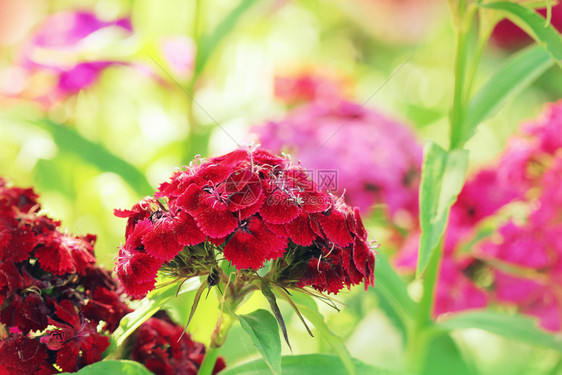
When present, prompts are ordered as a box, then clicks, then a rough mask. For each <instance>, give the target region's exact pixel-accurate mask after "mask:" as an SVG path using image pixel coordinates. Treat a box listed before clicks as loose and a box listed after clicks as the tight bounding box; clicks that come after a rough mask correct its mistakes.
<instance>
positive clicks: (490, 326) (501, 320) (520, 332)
mask: <svg viewBox="0 0 562 375" xmlns="http://www.w3.org/2000/svg"><path fill="white" fill-rule="evenodd" d="M438 327H439V328H443V329H447V330H454V329H465V328H479V329H483V330H485V331H488V332H491V333H495V334H496V335H499V336H503V337H505V338H507V339H510V340H517V341H522V342H526V343H529V344H533V345H539V346H544V347H548V348H551V349H555V350H558V351H560V352H562V340H561V339H560V337H559V336H558V335H555V334H549V333H547V332H546V331H544V330H542V329H540V328H539V327H538V326H537V321H536V320H534V319H532V318H529V317H526V316H523V315H507V314H501V313H497V312H493V311H476V312H466V313H460V314H456V315H454V316H453V317H451V318H449V319H447V320H444V321H443V322H441V323H439V324H438Z"/></svg>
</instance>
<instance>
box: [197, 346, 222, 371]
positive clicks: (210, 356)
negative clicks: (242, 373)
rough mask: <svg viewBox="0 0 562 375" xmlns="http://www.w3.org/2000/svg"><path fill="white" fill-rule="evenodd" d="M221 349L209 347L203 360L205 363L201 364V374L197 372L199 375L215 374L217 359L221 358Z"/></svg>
mask: <svg viewBox="0 0 562 375" xmlns="http://www.w3.org/2000/svg"><path fill="white" fill-rule="evenodd" d="M219 349H220V348H213V347H209V349H208V350H207V353H206V354H205V358H203V363H201V367H199V372H197V374H198V375H211V374H212V373H213V369H214V368H215V363H216V362H217V357H218V356H219Z"/></svg>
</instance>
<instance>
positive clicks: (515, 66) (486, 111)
mask: <svg viewBox="0 0 562 375" xmlns="http://www.w3.org/2000/svg"><path fill="white" fill-rule="evenodd" d="M552 65H554V60H552V58H551V57H550V56H549V54H548V53H547V52H546V51H545V50H544V49H542V48H541V47H540V46H532V47H530V48H527V49H525V50H523V51H521V52H519V53H517V54H515V55H514V56H512V57H511V58H510V59H509V60H508V61H507V63H506V64H505V65H504V66H503V68H502V69H501V70H500V71H499V72H497V73H496V74H495V75H493V76H492V77H491V78H490V79H489V80H488V81H487V82H486V83H485V84H484V86H482V88H481V89H480V90H479V91H478V92H477V93H476V94H475V95H474V97H473V98H472V99H471V100H470V102H469V103H468V110H467V113H466V123H465V128H464V130H465V133H464V135H463V140H464V141H466V140H468V139H469V138H470V137H471V136H472V134H473V133H474V131H475V129H476V127H477V126H478V124H480V123H481V122H482V121H484V120H486V119H487V118H489V117H491V116H493V115H494V114H496V113H497V112H498V110H499V109H501V108H502V107H503V106H504V105H505V103H506V102H507V101H509V100H510V99H512V98H514V97H515V96H517V95H518V94H519V93H521V92H522V91H523V90H524V89H526V88H527V87H529V86H530V85H531V84H532V83H533V82H534V81H535V80H536V79H537V78H538V77H540V76H541V74H542V73H544V72H545V71H546V70H547V69H548V68H549V67H551V66H552Z"/></svg>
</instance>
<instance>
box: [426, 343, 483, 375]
mask: <svg viewBox="0 0 562 375" xmlns="http://www.w3.org/2000/svg"><path fill="white" fill-rule="evenodd" d="M421 373H422V374H424V375H434V374H455V375H473V374H475V370H474V369H473V366H471V365H470V364H469V363H467V361H466V360H465V358H464V356H463V355H462V353H461V351H460V350H459V347H458V346H457V344H456V343H455V341H454V340H453V339H452V338H451V337H450V336H447V335H445V336H439V337H437V338H435V339H434V340H432V341H431V343H430V344H429V348H428V353H427V356H426V359H425V362H424V364H423V369H422V372H421Z"/></svg>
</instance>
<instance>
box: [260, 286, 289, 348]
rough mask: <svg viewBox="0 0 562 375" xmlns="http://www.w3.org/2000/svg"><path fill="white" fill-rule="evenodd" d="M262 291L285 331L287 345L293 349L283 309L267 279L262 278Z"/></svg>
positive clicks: (282, 330) (284, 336)
mask: <svg viewBox="0 0 562 375" xmlns="http://www.w3.org/2000/svg"><path fill="white" fill-rule="evenodd" d="M261 292H262V294H263V295H264V297H265V298H266V299H267V302H269V307H271V311H273V315H274V316H275V319H277V323H279V327H281V332H283V338H284V339H285V342H286V343H287V346H289V349H291V350H293V348H291V343H290V342H289V334H288V333H287V326H286V325H285V320H284V319H283V315H282V314H281V310H279V306H277V300H276V299H275V294H273V292H272V290H271V285H270V284H269V283H268V282H267V281H266V280H265V279H262V281H261Z"/></svg>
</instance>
